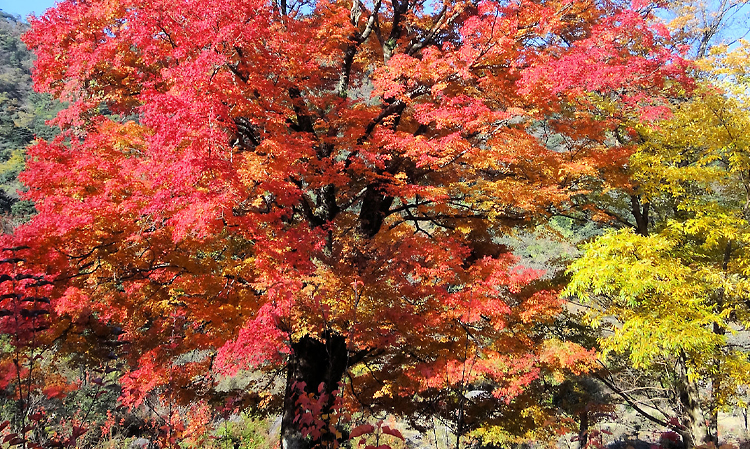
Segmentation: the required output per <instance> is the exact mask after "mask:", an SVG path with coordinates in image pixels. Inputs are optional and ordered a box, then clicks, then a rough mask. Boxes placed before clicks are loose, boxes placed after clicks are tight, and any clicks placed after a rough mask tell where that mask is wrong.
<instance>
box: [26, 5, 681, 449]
mask: <svg viewBox="0 0 750 449" xmlns="http://www.w3.org/2000/svg"><path fill="white" fill-rule="evenodd" d="M661 39H662V37H661V36H660V35H659V34H658V33H654V32H652V30H651V29H650V28H649V25H648V18H647V13H645V12H638V11H633V10H630V9H629V8H628V7H623V6H621V5H619V4H617V3H612V2H592V1H585V0H584V1H567V0H566V1H539V2H537V1H519V2H512V3H506V2H492V1H479V2H477V1H445V2H440V1H410V0H390V1H383V0H375V1H366V2H361V1H354V2H352V1H317V2H316V1H300V2H287V1H285V0H281V1H275V2H269V1H261V0H244V1H239V2H238V1H229V0H216V1H213V2H210V3H206V2H204V1H202V0H178V1H175V0H169V1H166V0H126V1H120V0H118V1H111V0H90V1H73V0H69V1H63V2H60V3H59V4H58V5H57V6H56V7H55V8H54V9H52V10H50V11H48V12H47V13H46V15H45V16H43V17H41V18H37V19H32V30H31V31H30V32H29V33H28V34H27V35H26V42H27V43H28V44H29V45H30V46H31V47H32V48H33V49H34V50H35V51H36V52H37V55H38V60H37V62H36V72H35V81H36V83H37V87H38V88H39V89H41V90H44V91H48V92H51V93H53V94H55V95H56V96H57V97H59V98H61V99H63V100H65V101H67V102H69V107H68V108H67V109H66V110H65V111H63V112H62V113H61V114H60V115H59V117H58V123H59V125H60V126H61V127H62V128H63V134H62V135H61V136H60V137H59V138H57V139H55V140H53V141H49V142H41V143H38V144H36V145H35V146H33V147H32V148H31V149H30V150H29V156H30V160H29V163H28V168H27V170H26V172H25V173H24V175H23V180H24V182H26V183H27V184H28V185H29V186H30V191H29V194H28V197H29V198H30V199H33V200H34V201H35V202H36V207H37V209H38V211H39V214H38V215H37V216H36V217H34V219H33V220H32V221H31V222H30V223H29V224H27V225H26V226H24V227H23V228H22V229H19V230H18V231H17V233H16V238H17V239H18V240H19V242H24V243H26V244H28V245H29V246H31V247H33V248H35V254H36V255H37V263H42V264H45V265H46V266H48V267H49V271H51V272H54V273H55V274H56V279H57V284H56V289H55V290H54V292H55V293H54V294H53V295H52V296H53V301H54V305H55V312H56V313H58V314H70V315H73V316H74V317H76V316H84V315H87V314H89V315H90V314H93V316H95V317H96V319H98V320H104V321H112V322H116V323H121V324H122V326H123V331H124V334H123V336H122V338H123V341H125V342H127V345H128V349H129V352H128V357H129V360H130V364H131V366H132V367H133V370H132V372H131V373H130V374H128V375H127V376H126V377H125V378H124V379H123V383H124V387H125V399H126V400H127V401H129V403H131V404H137V403H139V402H140V401H142V400H143V398H144V397H146V396H147V395H149V394H154V393H161V394H163V395H170V396H171V397H172V398H174V399H183V400H189V399H191V398H192V397H194V395H195V394H201V393H206V392H207V391H208V390H209V389H210V387H211V376H210V375H209V374H211V373H215V372H217V371H219V372H227V371H229V372H231V371H232V370H234V369H237V368H251V367H252V368H255V369H267V370H269V371H270V370H273V369H277V368H279V367H282V368H283V369H284V372H285V373H286V383H285V393H284V395H283V396H284V397H283V420H282V441H283V443H284V447H289V448H292V447H295V448H296V447H300V446H304V445H316V444H334V443H335V440H336V439H338V438H340V436H339V435H338V434H337V428H336V424H337V422H336V420H337V419H338V418H336V416H337V415H336V412H337V409H338V407H339V405H338V404H339V403H340V401H338V400H337V397H339V395H344V397H345V399H346V400H348V401H350V402H352V403H353V402H357V401H359V402H360V403H363V404H365V405H367V406H370V407H375V408H378V407H383V408H388V409H390V410H396V411H399V409H400V411H402V412H404V413H412V412H415V408H416V407H422V410H423V411H425V410H426V411H429V410H432V411H433V412H434V413H443V414H446V413H447V414H449V415H450V416H451V418H452V420H453V422H454V423H455V425H454V431H455V433H456V435H458V437H460V436H461V435H463V434H465V433H466V432H467V431H469V430H471V429H473V428H475V427H477V426H478V425H479V424H478V423H477V421H476V417H472V416H471V413H472V410H475V409H481V410H479V411H477V413H483V414H484V415H483V416H485V418H486V419H494V420H495V421H492V422H493V423H497V425H501V423H502V422H508V421H510V422H512V423H514V425H516V426H520V427H523V426H521V425H519V424H518V422H519V421H523V420H524V419H527V418H528V419H527V421H533V414H523V413H521V414H511V413H507V410H512V409H513V408H512V407H511V408H508V409H507V410H506V411H505V412H504V411H503V409H502V408H497V407H490V408H487V407H486V406H482V405H483V404H486V402H487V401H488V400H490V399H491V400H493V401H496V402H497V401H499V402H497V403H503V402H505V403H513V401H514V399H515V398H517V397H519V395H520V394H521V393H522V392H524V391H527V392H528V391H531V390H530V389H528V388H527V387H529V386H530V385H531V384H532V383H534V382H536V381H537V380H538V379H540V378H542V377H543V376H545V375H547V374H549V373H554V372H560V371H561V370H573V371H580V370H582V369H585V365H586V363H587V362H588V360H589V357H590V354H589V353H588V352H586V351H583V350H582V349H581V348H580V347H579V346H577V345H575V344H572V343H570V342H565V341H562V340H561V339H555V338H553V337H552V336H551V335H548V334H546V333H545V332H544V331H543V329H544V327H543V326H544V325H545V324H546V323H549V322H550V320H551V319H552V317H553V316H554V315H555V314H556V313H557V312H558V311H559V309H560V306H561V304H560V300H559V299H557V295H556V294H555V292H554V291H551V290H549V289H545V288H543V287H544V285H543V283H541V282H538V281H535V279H536V278H537V277H538V275H539V273H537V272H534V271H532V270H527V269H523V268H520V267H517V266H516V259H515V258H514V257H513V256H512V255H511V254H509V253H508V251H507V249H506V248H505V247H504V246H502V245H500V244H498V243H497V240H496V238H497V237H498V236H500V235H502V234H504V233H506V232H508V230H509V229H511V228H513V227H517V226H520V225H523V224H525V223H530V222H532V221H533V220H534V219H536V218H538V217H543V216H546V215H548V214H551V213H557V212H560V211H564V210H566V209H567V208H569V207H571V206H572V204H574V202H571V201H570V198H571V195H575V194H580V193H581V192H585V191H586V189H588V188H589V184H590V183H592V182H594V181H596V183H598V184H597V185H601V181H600V180H601V179H605V181H606V182H614V181H612V180H616V179H619V178H618V176H620V175H618V173H619V172H620V171H621V170H622V164H624V163H625V162H626V160H627V156H628V155H629V154H630V152H631V148H630V147H628V146H626V145H612V142H611V140H612V139H611V138H609V137H610V136H611V135H612V132H613V131H614V130H616V129H617V128H618V126H620V124H621V123H622V118H623V117H624V116H637V115H644V116H653V114H654V113H658V112H659V111H660V110H661V108H662V107H663V105H662V102H663V98H664V96H669V95H670V90H671V89H673V88H677V89H679V88H680V83H681V82H682V70H683V66H684V64H683V63H682V61H681V59H680V58H679V57H676V56H674V55H673V54H671V53H670V52H669V51H667V50H666V49H665V48H664V47H662V46H661V43H660V42H661ZM344 380H346V382H344ZM175 387H179V388H175ZM344 389H345V390H346V392H344V391H343V390H344ZM441 391H449V392H452V393H451V394H449V395H448V396H446V393H440V392H441ZM519 403H520V402H517V403H516V404H519ZM446 404H451V407H453V408H452V410H449V411H445V410H442V411H441V410H438V409H440V408H441V407H442V408H444V407H445V406H446ZM306 408H307V409H309V410H306ZM488 410H489V411H488ZM311 411H314V412H315V413H308V412H311ZM524 417H527V418H524ZM503 420H505V421H503ZM530 426H531V425H530V424H526V427H530ZM304 435H307V436H308V438H307V439H305V438H303V436H304Z"/></svg>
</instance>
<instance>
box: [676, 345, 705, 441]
mask: <svg viewBox="0 0 750 449" xmlns="http://www.w3.org/2000/svg"><path fill="white" fill-rule="evenodd" d="M679 365H680V366H679V369H680V372H678V373H677V376H678V380H677V393H678V394H679V401H680V405H681V407H682V425H683V426H684V427H685V429H684V430H683V431H681V432H679V433H680V435H681V436H682V441H683V443H684V444H685V448H686V449H690V448H692V447H695V446H698V445H701V444H703V443H705V442H707V441H710V439H711V434H710V432H709V428H708V426H707V425H706V418H705V416H704V414H703V410H702V408H701V405H700V396H699V391H698V385H697V384H696V383H695V381H693V380H690V379H689V378H688V376H687V367H686V366H685V363H684V357H683V360H682V361H680V363H679Z"/></svg>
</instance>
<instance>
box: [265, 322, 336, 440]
mask: <svg viewBox="0 0 750 449" xmlns="http://www.w3.org/2000/svg"><path fill="white" fill-rule="evenodd" d="M348 363H349V357H348V351H347V348H346V339H345V338H344V337H343V336H341V335H338V334H335V333H332V332H326V333H324V334H323V335H322V336H321V338H320V339H318V338H313V337H310V336H305V337H302V338H301V339H300V340H299V341H298V342H296V343H293V344H292V356H291V359H290V361H289V364H288V366H287V380H286V392H285V395H284V410H283V415H282V418H281V436H280V439H281V447H282V449H311V448H314V447H321V448H322V447H331V446H332V443H333V441H334V440H335V439H336V435H335V434H333V433H330V432H327V429H325V428H324V429H323V431H322V433H321V434H320V435H319V436H318V437H317V438H314V437H312V436H308V437H305V436H304V434H305V433H304V424H302V423H301V422H300V418H301V417H302V415H303V414H304V413H305V411H306V410H305V408H304V407H303V406H302V405H301V404H300V402H299V399H300V397H301V396H302V395H311V400H312V402H315V401H321V402H322V408H321V410H320V412H319V413H318V414H317V415H319V416H313V418H315V419H322V420H323V421H327V417H328V416H330V414H331V412H332V411H333V405H334V401H335V399H336V397H335V393H334V392H335V391H336V389H337V388H338V383H339V381H341V379H342V378H343V376H344V372H345V371H346V368H347V366H348ZM303 383H304V384H303ZM303 385H304V386H303ZM322 396H323V399H321V397H322ZM326 427H327V426H326Z"/></svg>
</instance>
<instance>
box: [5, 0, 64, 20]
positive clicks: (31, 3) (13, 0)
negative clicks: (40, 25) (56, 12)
mask: <svg viewBox="0 0 750 449" xmlns="http://www.w3.org/2000/svg"><path fill="white" fill-rule="evenodd" d="M54 4H55V0H0V9H2V10H3V11H5V12H7V13H10V14H13V15H19V16H21V18H23V19H24V20H25V19H26V16H28V15H29V14H31V13H34V14H36V15H37V16H41V15H42V14H43V13H44V11H46V10H47V8H49V7H51V6H52V5H54Z"/></svg>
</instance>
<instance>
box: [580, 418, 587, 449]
mask: <svg viewBox="0 0 750 449" xmlns="http://www.w3.org/2000/svg"><path fill="white" fill-rule="evenodd" d="M578 416H579V418H580V425H579V426H578V447H579V448H580V449H585V448H586V446H588V444H589V412H588V410H584V411H582V412H581V413H580V414H579V415H578Z"/></svg>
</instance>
